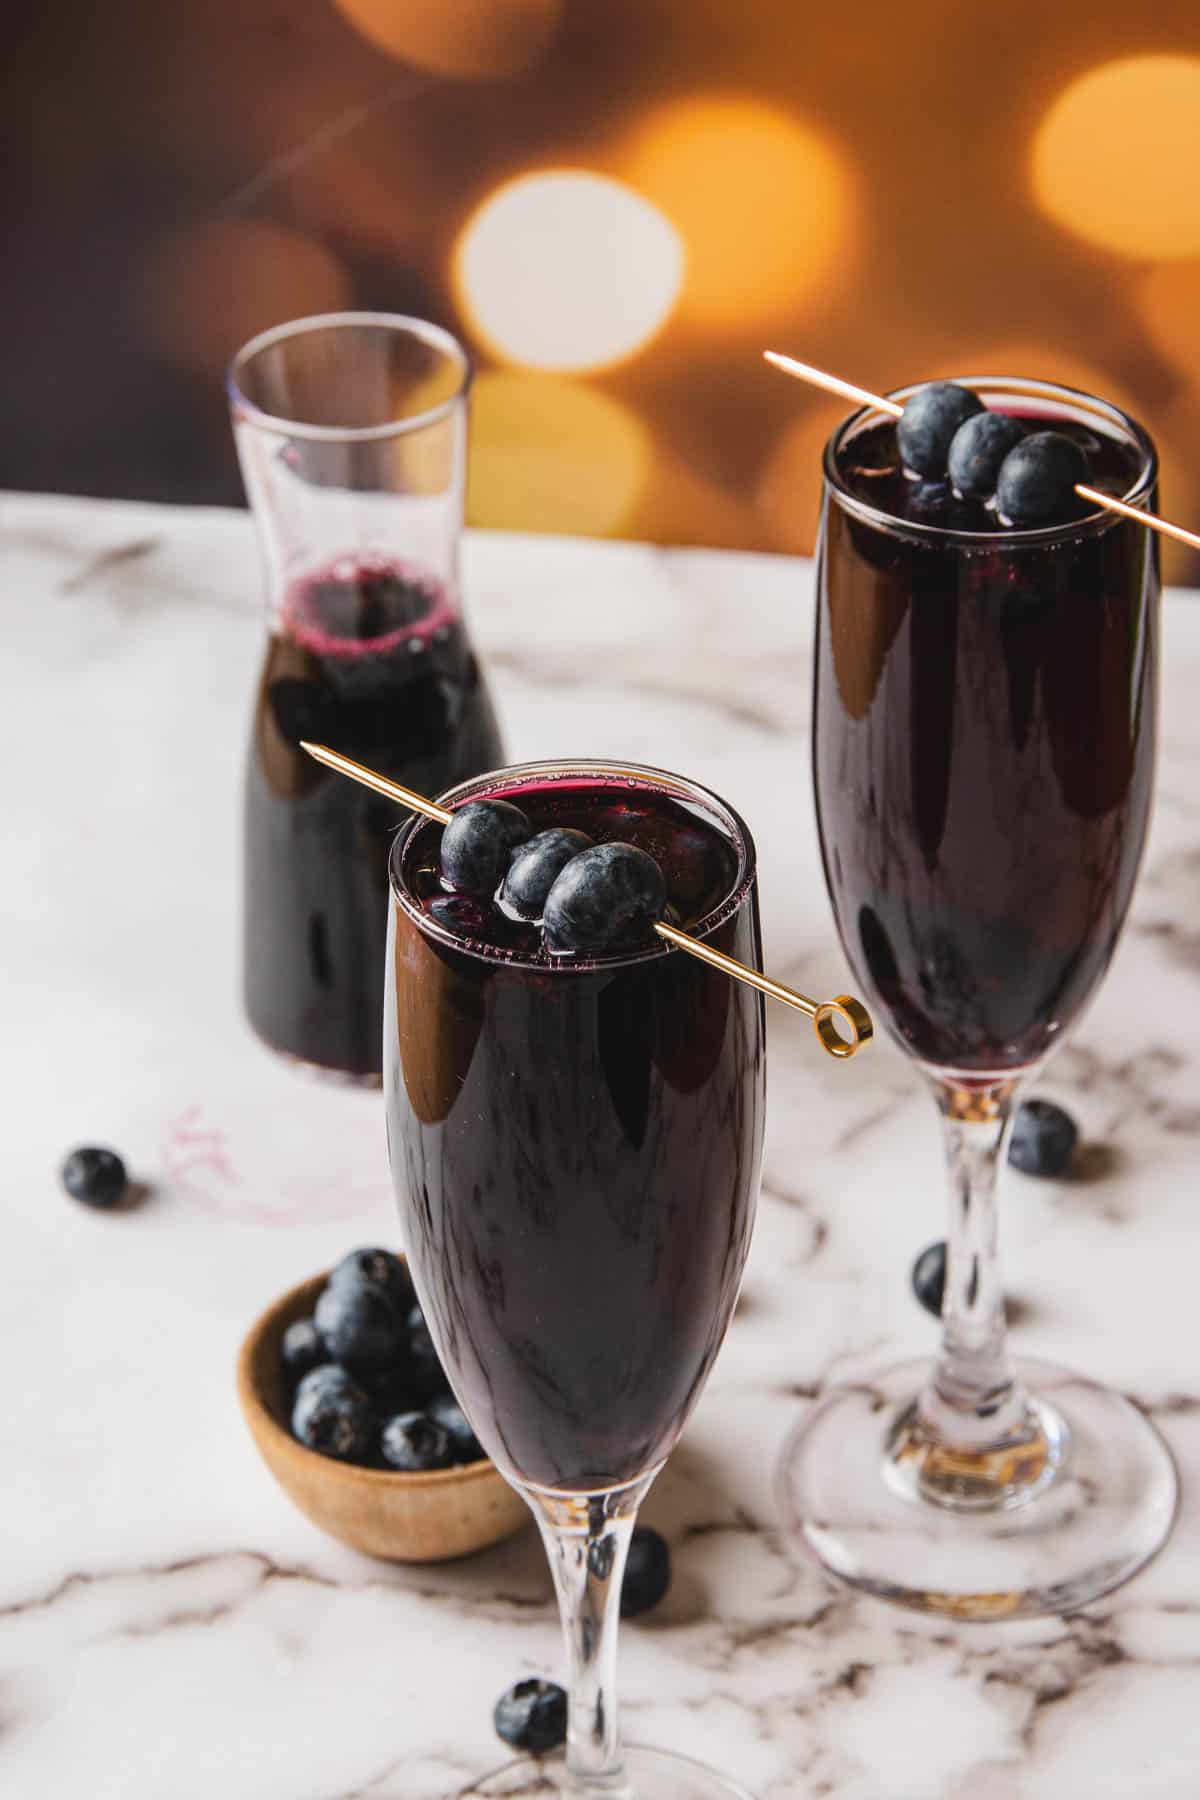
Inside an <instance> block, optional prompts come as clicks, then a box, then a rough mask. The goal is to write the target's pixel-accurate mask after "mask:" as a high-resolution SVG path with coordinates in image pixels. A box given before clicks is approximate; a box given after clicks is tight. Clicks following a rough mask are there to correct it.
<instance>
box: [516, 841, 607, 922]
mask: <svg viewBox="0 0 1200 1800" xmlns="http://www.w3.org/2000/svg"><path fill="white" fill-rule="evenodd" d="M591 847H592V840H591V838H590V837H588V836H587V834H586V833H585V832H582V831H572V830H571V828H570V827H569V826H566V825H556V826H553V827H552V828H551V829H550V830H549V831H539V832H538V834H537V836H536V837H531V838H530V840H529V842H528V843H527V844H522V845H521V847H520V849H519V850H517V851H516V852H515V853H514V855H513V859H512V861H511V862H510V863H509V865H508V874H507V875H506V876H505V877H504V885H503V887H502V888H501V889H500V900H501V903H502V904H503V905H505V906H507V907H508V908H509V910H510V911H511V912H515V913H516V914H517V916H518V918H521V919H540V918H541V916H542V913H543V911H544V910H545V905H546V896H547V895H548V894H549V892H550V889H551V888H552V887H553V886H554V883H555V882H556V881H557V879H558V877H559V876H560V875H561V873H562V871H563V870H564V869H565V868H566V866H567V864H568V863H569V862H570V861H571V858H572V857H573V856H578V855H579V854H580V852H581V851H583V850H590V849H591Z"/></svg>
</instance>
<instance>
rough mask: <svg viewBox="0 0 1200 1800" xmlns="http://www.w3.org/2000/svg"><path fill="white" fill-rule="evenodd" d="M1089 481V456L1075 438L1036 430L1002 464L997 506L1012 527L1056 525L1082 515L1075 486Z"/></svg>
mask: <svg viewBox="0 0 1200 1800" xmlns="http://www.w3.org/2000/svg"><path fill="white" fill-rule="evenodd" d="M1087 478H1088V465H1087V457H1086V456H1085V455H1084V454H1083V451H1082V450H1081V449H1080V448H1079V445H1078V444H1077V443H1075V442H1074V440H1073V439H1072V438H1069V437H1065V436H1064V435H1063V433H1062V432H1061V431H1035V432H1034V433H1033V435H1032V436H1031V437H1027V438H1022V440H1021V442H1020V443H1019V444H1018V445H1017V446H1016V448H1015V449H1013V450H1010V451H1009V453H1008V455H1007V456H1006V457H1005V459H1004V461H1003V462H1002V463H1001V465H1000V473H999V475H998V476H997V477H996V505H997V507H998V508H999V510H1000V513H1001V515H1002V517H1004V518H1005V519H1007V520H1008V521H1009V523H1010V524H1012V525H1052V524H1054V523H1056V522H1057V521H1059V520H1063V519H1071V518H1074V517H1075V515H1076V514H1077V513H1078V511H1079V500H1078V497H1077V496H1076V493H1075V483H1076V482H1077V481H1086V480H1087Z"/></svg>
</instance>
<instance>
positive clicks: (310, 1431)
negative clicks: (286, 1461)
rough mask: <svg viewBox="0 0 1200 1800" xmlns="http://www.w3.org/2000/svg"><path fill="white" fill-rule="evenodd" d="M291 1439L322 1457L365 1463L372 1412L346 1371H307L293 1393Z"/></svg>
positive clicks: (330, 1367)
mask: <svg viewBox="0 0 1200 1800" xmlns="http://www.w3.org/2000/svg"><path fill="white" fill-rule="evenodd" d="M292 1435H293V1436H294V1437H297V1438H299V1440H300V1442H301V1443H302V1444H304V1445H306V1446H307V1447H308V1449H310V1450H319V1451H320V1453H321V1455H322V1456H336V1457H337V1458H338V1460H339V1461H341V1462H365V1461H366V1460H367V1458H368V1456H369V1455H370V1452H371V1440H372V1435H373V1433H372V1421H371V1408H370V1405H369V1403H368V1400H367V1396H366V1395H365V1394H364V1393H363V1391H362V1389H361V1388H360V1387H358V1386H357V1384H356V1383H355V1382H354V1381H352V1380H351V1378H350V1376H349V1375H347V1373H346V1371H345V1369H339V1368H337V1367H336V1366H335V1365H334V1364H333V1363H325V1364H324V1365H323V1366H322V1367H321V1368H319V1369H310V1371H309V1373H308V1374H307V1375H306V1376H305V1377H304V1379H303V1381H302V1382H301V1383H300V1386H299V1387H298V1388H297V1390H296V1402H295V1405H294V1406H293V1408H292Z"/></svg>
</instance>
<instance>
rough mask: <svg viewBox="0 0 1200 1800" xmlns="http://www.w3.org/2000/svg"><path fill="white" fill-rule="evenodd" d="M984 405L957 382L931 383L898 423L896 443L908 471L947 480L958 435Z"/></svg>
mask: <svg viewBox="0 0 1200 1800" xmlns="http://www.w3.org/2000/svg"><path fill="white" fill-rule="evenodd" d="M982 411H983V402H982V400H980V399H979V398H978V397H977V396H976V395H975V394H973V393H972V392H971V390H970V388H965V387H959V385H958V383H957V382H956V381H927V382H926V383H925V386H924V387H919V388H918V389H917V391H916V393H915V394H912V395H910V397H909V398H908V400H906V401H905V403H904V411H903V412H902V413H901V415H900V417H899V418H898V419H897V421H896V442H897V443H898V444H899V446H900V454H901V456H902V457H903V458H904V463H905V467H906V468H909V469H912V470H914V471H915V473H916V474H918V475H926V476H930V475H932V476H937V477H940V476H943V475H944V474H945V473H946V458H947V456H948V455H949V452H950V445H951V442H952V440H953V438H954V434H955V432H956V431H957V430H958V428H959V426H960V425H961V424H962V423H963V421H964V419H969V418H970V417H971V415H972V413H977V412H982Z"/></svg>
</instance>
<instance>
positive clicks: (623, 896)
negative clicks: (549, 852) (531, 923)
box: [542, 843, 667, 951]
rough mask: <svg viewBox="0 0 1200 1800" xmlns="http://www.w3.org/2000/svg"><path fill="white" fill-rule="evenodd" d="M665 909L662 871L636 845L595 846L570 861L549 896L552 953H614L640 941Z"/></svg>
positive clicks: (546, 922)
mask: <svg viewBox="0 0 1200 1800" xmlns="http://www.w3.org/2000/svg"><path fill="white" fill-rule="evenodd" d="M666 906H667V889H666V883H665V882H664V881H663V876H662V870H661V869H660V868H659V866H658V864H657V863H656V862H655V860H654V858H653V857H652V856H647V854H646V852H645V851H644V850H638V849H636V848H635V847H634V845H633V844H621V843H616V844H596V845H594V846H593V848H592V849H591V850H584V851H583V852H582V853H581V854H580V855H579V856H575V857H572V859H571V861H570V862H569V863H568V864H567V866H566V868H565V869H564V870H563V871H562V874H561V875H560V876H559V877H558V879H557V881H556V882H555V883H554V886H553V887H552V888H551V889H550V892H549V894H548V895H547V897H546V910H545V912H544V913H543V915H542V929H543V931H544V933H545V937H546V945H547V948H548V949H550V950H560V951H561V950H588V951H594V950H610V949H612V948H614V947H615V946H616V945H618V944H621V943H630V942H633V943H636V942H637V941H638V939H639V938H640V937H643V936H645V935H647V928H648V927H649V925H650V924H651V923H652V922H653V921H654V920H655V919H661V918H662V916H663V913H664V912H665V911H666Z"/></svg>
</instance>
